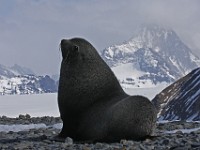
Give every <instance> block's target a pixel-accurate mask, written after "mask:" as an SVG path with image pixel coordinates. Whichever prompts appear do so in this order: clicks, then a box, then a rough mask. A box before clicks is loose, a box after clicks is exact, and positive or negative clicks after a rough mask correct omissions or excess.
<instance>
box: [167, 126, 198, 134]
mask: <svg viewBox="0 0 200 150" xmlns="http://www.w3.org/2000/svg"><path fill="white" fill-rule="evenodd" d="M198 130H200V127H199V128H192V129H177V130H171V131H165V132H164V133H168V134H173V133H176V132H178V131H181V132H182V133H191V132H194V131H198Z"/></svg>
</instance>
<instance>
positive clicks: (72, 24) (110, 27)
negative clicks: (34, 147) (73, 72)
mask: <svg viewBox="0 0 200 150" xmlns="http://www.w3.org/2000/svg"><path fill="white" fill-rule="evenodd" d="M199 14H200V1H199V0H193V1H188V0H182V1H181V2H180V1H179V0H168V1H165V0H151V1H147V0H124V1H120V0H110V1H106V0H101V1H98V0H82V1H81V0H77V1H73V0H68V1H65V0H57V1H54V0H31V1H27V0H15V1H8V0H0V33H1V34H0V52H1V55H0V64H2V65H5V66H13V65H14V64H18V65H20V66H24V67H28V68H30V69H31V70H33V71H34V72H35V73H37V74H40V75H44V74H50V75H52V74H59V68H60V61H61V54H60V51H59V43H60V40H61V39H63V38H72V37H77V36H78V37H83V38H86V39H87V40H88V41H90V42H91V43H92V44H93V45H94V46H95V47H96V49H97V50H99V51H101V50H103V49H104V48H106V47H108V46H111V45H114V44H119V43H123V42H124V41H126V40H128V39H130V38H131V37H132V36H133V34H134V32H135V30H136V29H137V27H139V26H140V24H143V23H150V24H151V23H154V24H161V25H164V26H168V27H171V28H172V29H174V31H175V32H176V33H177V34H178V36H179V37H180V38H181V40H182V41H183V42H184V43H185V44H186V45H187V46H188V47H190V48H191V50H192V51H193V52H194V53H195V54H197V56H199V57H200V42H199V41H200V19H199Z"/></svg>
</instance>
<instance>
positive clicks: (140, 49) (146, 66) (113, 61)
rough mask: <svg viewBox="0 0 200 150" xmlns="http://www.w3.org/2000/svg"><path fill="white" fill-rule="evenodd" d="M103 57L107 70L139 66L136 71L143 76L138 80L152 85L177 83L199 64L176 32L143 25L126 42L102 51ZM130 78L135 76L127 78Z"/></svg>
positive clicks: (156, 26) (160, 27) (151, 25)
mask: <svg viewBox="0 0 200 150" xmlns="http://www.w3.org/2000/svg"><path fill="white" fill-rule="evenodd" d="M102 57H103V59H104V60H105V61H106V62H107V63H108V65H109V66H110V67H115V68H116V67H117V66H121V65H125V64H129V66H130V64H132V67H134V66H138V67H137V68H138V69H139V70H137V71H139V72H143V75H142V76H139V77H138V78H140V79H148V80H150V81H152V82H153V83H154V84H156V83H157V82H168V83H170V82H173V81H175V80H177V79H178V78H180V77H182V76H184V75H186V74H187V73H188V72H189V71H191V70H192V69H194V68H197V67H198V63H197V62H198V61H199V58H198V57H197V56H196V55H194V54H193V53H192V51H191V50H190V49H189V47H188V46H187V45H185V44H184V43H183V42H182V41H181V39H180V38H179V37H178V35H177V34H176V33H175V31H173V30H172V29H170V28H164V27H162V26H159V25H154V24H150V25H142V26H141V28H139V29H138V30H137V32H136V33H135V34H134V35H133V37H132V38H131V39H129V40H128V41H125V42H123V43H122V44H119V45H113V46H110V47H108V48H106V49H104V50H103V52H102ZM121 68H122V67H121ZM129 69H132V68H129ZM116 75H117V74H116ZM130 76H131V78H132V77H133V76H134V72H133V73H132V74H130V75H129V77H126V78H130ZM120 80H123V81H124V80H126V79H120Z"/></svg>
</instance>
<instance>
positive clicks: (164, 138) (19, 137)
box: [0, 114, 200, 150]
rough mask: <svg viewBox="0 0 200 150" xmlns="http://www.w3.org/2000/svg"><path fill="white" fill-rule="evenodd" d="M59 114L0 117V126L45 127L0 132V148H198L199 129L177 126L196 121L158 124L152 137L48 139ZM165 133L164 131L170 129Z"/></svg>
mask: <svg viewBox="0 0 200 150" xmlns="http://www.w3.org/2000/svg"><path fill="white" fill-rule="evenodd" d="M61 122H62V121H61V119H60V118H59V117H48V116H44V117H31V116H30V115H28V114H26V115H19V117H17V118H9V117H6V116H2V117H0V125H13V124H38V123H43V124H45V125H46V126H49V128H40V129H30V130H24V131H19V132H13V131H10V132H7V133H6V132H0V150H23V149H27V150H28V149H33V150H46V149H47V150H62V149H63V150H64V149H69V150H73V149H77V150H96V149H99V150H135V149H138V150H150V149H155V150H187V149H188V150H190V149H196V150H200V130H197V131H192V132H190V133H184V132H182V131H180V129H192V128H199V127H200V123H198V122H178V121H177V122H168V123H160V124H159V123H158V124H157V129H156V133H155V135H156V136H155V137H153V138H150V139H146V140H144V141H132V140H126V139H122V140H121V141H119V142H118V143H99V142H97V143H93V144H91V143H82V144H76V142H74V141H73V139H71V138H70V137H67V138H66V139H65V141H64V142H58V141H54V140H51V139H52V137H54V136H55V135H58V134H59V132H60V130H59V129H56V128H52V127H51V126H52V125H54V124H56V123H61ZM173 130H175V131H176V132H171V133H168V132H166V131H173Z"/></svg>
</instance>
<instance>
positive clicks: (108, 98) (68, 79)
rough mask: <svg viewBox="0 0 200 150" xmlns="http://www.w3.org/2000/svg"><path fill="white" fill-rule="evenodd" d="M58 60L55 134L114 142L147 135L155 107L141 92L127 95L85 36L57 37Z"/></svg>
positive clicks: (151, 130)
mask: <svg viewBox="0 0 200 150" xmlns="http://www.w3.org/2000/svg"><path fill="white" fill-rule="evenodd" d="M60 45H61V51H62V57H63V60H62V63H61V70H60V80H59V89H58V106H59V110H60V115H61V119H62V121H63V128H62V131H61V132H60V134H59V135H58V137H59V138H66V137H71V138H73V139H74V140H75V141H91V142H97V141H98V142H117V141H120V140H121V139H130V140H141V139H144V138H145V137H147V136H149V135H151V133H152V132H153V130H154V128H155V123H156V110H155V108H154V106H153V105H152V103H151V102H150V101H149V100H148V99H147V98H145V97H142V96H129V95H127V94H126V93H125V92H124V91H123V89H122V88H121V86H120V84H119V82H118V80H117V78H116V77H115V75H114V74H113V72H112V71H111V69H110V68H109V67H108V65H107V64H106V63H105V62H104V61H103V60H102V59H101V57H100V56H99V54H98V53H97V51H96V49H95V48H94V47H93V46H92V45H91V44H90V43H89V42H88V41H86V40H84V39H81V38H73V39H70V40H67V39H63V40H62V41H61V44H60Z"/></svg>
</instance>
